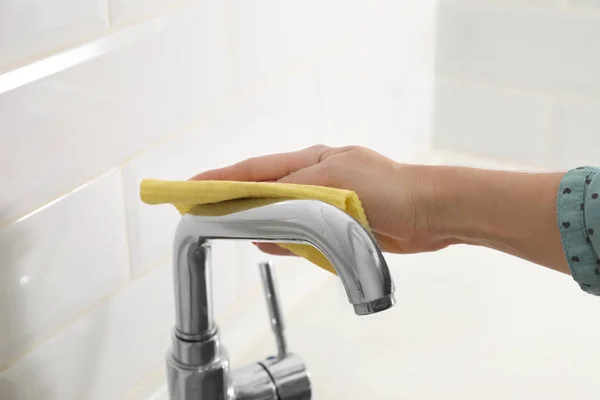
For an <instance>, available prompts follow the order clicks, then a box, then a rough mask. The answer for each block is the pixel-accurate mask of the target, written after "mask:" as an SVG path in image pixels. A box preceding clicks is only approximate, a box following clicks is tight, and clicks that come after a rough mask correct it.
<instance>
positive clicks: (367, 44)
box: [320, 2, 434, 160]
mask: <svg viewBox="0 0 600 400" xmlns="http://www.w3.org/2000/svg"><path fill="white" fill-rule="evenodd" d="M398 8H399V9H401V7H400V6H398ZM390 11H391V10H390ZM399 11H401V10H399ZM399 11H398V12H390V15H388V18H386V19H385V20H384V21H383V22H382V23H381V24H378V25H377V26H374V27H372V28H370V29H368V30H364V31H361V32H360V33H359V34H358V35H356V36H354V37H353V41H352V45H351V46H347V47H341V48H340V49H337V50H336V51H332V52H330V53H328V54H327V56H326V57H323V59H322V65H321V68H320V84H321V93H322V96H323V119H324V128H323V129H324V137H325V138H327V141H328V142H329V143H331V144H332V145H342V146H343V145H351V144H354V145H363V146H367V147H369V148H372V149H374V150H377V151H379V152H382V153H384V154H385V155H387V156H389V157H392V158H395V159H405V160H406V159H410V158H411V157H413V156H414V155H415V154H416V153H418V152H420V151H423V150H424V149H425V147H427V145H428V143H429V138H430V130H431V127H430V125H431V110H432V101H433V87H432V81H433V32H434V8H433V7H432V6H431V5H430V4H428V2H423V3H422V5H421V7H418V8H417V7H415V8H414V9H412V10H410V12H406V13H402V12H399Z"/></svg>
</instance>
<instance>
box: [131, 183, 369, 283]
mask: <svg viewBox="0 0 600 400" xmlns="http://www.w3.org/2000/svg"><path fill="white" fill-rule="evenodd" d="M140 197H141V199H142V201H143V202H144V203H146V204H166V203H169V204H172V205H173V206H175V207H176V208H177V210H178V211H179V212H180V213H181V214H182V215H183V214H187V213H192V214H197V215H223V214H226V213H228V212H231V211H232V210H235V209H238V210H239V209H244V208H249V207H252V206H256V205H257V204H260V203H269V202H272V201H275V200H280V199H302V200H321V201H324V202H326V203H329V204H331V205H333V206H335V207H337V208H339V209H341V210H343V211H345V212H346V213H348V214H349V215H350V216H352V217H353V218H354V219H356V220H357V221H358V222H359V223H360V224H361V225H362V226H363V227H365V228H366V229H367V230H368V231H369V232H371V228H370V226H369V223H368V221H367V217H366V215H365V212H364V209H363V207H362V204H361V202H360V199H359V198H358V195H357V194H356V193H355V192H353V191H350V190H343V189H334V188H329V187H323V186H312V185H294V184H286V183H271V182H268V183H267V182H234V181H165V180H158V179H146V180H143V181H142V183H141V185H140ZM278 245H279V246H281V247H283V248H285V249H288V250H290V251H291V252H293V253H294V254H296V255H298V256H300V257H304V258H305V259H307V260H309V261H310V262H312V263H314V264H316V265H318V266H320V267H321V268H324V269H326V270H327V271H329V272H332V273H334V274H335V269H334V268H333V266H332V265H331V263H330V262H329V260H328V259H327V258H326V257H325V256H324V255H323V254H322V253H321V252H320V251H319V250H317V249H316V248H314V247H313V246H311V245H304V244H287V243H278Z"/></svg>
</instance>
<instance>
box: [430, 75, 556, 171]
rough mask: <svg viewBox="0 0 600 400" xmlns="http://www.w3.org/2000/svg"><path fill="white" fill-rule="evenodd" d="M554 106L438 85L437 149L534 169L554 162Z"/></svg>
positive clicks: (491, 91) (512, 95)
mask: <svg viewBox="0 0 600 400" xmlns="http://www.w3.org/2000/svg"><path fill="white" fill-rule="evenodd" d="M550 114H551V107H550V104H549V102H546V101H544V100H540V99H538V98H531V97H528V96H525V95H522V94H520V93H512V92H508V93H507V92H501V91H497V90H494V89H490V88H484V87H477V86H469V85H464V84H459V83H453V82H448V81H444V80H440V81H438V83H437V85H436V99H435V119H434V124H435V130H434V140H433V143H434V147H436V148H440V149H445V150H453V151H460V152H463V153H468V154H472V155H476V156H487V157H494V158H498V159H502V160H507V161H511V162H519V163H524V164H529V165H547V164H548V163H549V162H550V156H551V151H552V143H551V138H550V133H549V132H550V118H551V115H550Z"/></svg>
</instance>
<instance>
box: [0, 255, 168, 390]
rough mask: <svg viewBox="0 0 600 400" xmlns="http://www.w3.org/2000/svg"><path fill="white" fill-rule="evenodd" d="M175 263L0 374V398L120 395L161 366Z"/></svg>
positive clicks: (85, 317) (79, 321)
mask: <svg viewBox="0 0 600 400" xmlns="http://www.w3.org/2000/svg"><path fill="white" fill-rule="evenodd" d="M171 276H172V275H171V269H170V268H169V266H167V265H165V266H162V267H160V268H158V269H154V270H153V271H152V272H150V273H148V274H146V275H144V276H143V277H142V278H141V279H139V280H137V281H135V282H134V283H133V284H131V285H128V286H127V287H125V288H124V289H123V290H121V291H120V292H119V293H118V294H117V295H116V296H114V297H112V298H110V299H109V300H107V301H104V302H103V303H102V304H100V305H99V306H98V307H96V308H94V309H93V310H92V311H91V312H89V313H88V314H87V315H85V316H84V317H83V318H80V319H78V320H77V321H76V322H75V323H74V324H72V325H70V326H69V327H67V328H66V329H65V330H64V331H63V332H62V333H61V334H60V335H57V336H56V337H54V338H53V339H51V340H50V341H48V342H47V343H45V344H44V345H43V346H41V347H40V348H38V349H36V351H35V352H33V353H31V354H29V355H27V356H26V357H24V358H23V359H21V360H19V362H17V363H16V364H15V365H13V366H12V367H11V368H10V369H9V370H7V371H4V372H3V373H1V374H0V397H1V398H2V399H19V400H28V399H65V400H66V399H89V400H95V399H102V400H104V399H120V398H123V397H124V395H125V394H126V393H127V392H128V391H129V390H130V389H131V388H132V387H133V386H135V384H136V383H137V382H138V381H139V380H141V379H142V378H143V377H144V376H145V375H146V374H148V373H151V372H153V371H154V370H155V369H156V368H158V367H160V365H161V362H163V361H164V356H165V355H166V351H167V348H168V346H169V343H170V335H171V328H172V326H173V323H174V319H173V315H174V313H173V296H172V293H173V292H172V289H171V288H172V284H171V282H172V281H171Z"/></svg>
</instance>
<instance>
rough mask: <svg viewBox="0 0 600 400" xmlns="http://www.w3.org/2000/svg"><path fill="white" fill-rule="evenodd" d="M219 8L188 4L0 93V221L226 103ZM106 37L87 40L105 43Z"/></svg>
mask: <svg viewBox="0 0 600 400" xmlns="http://www.w3.org/2000/svg"><path fill="white" fill-rule="evenodd" d="M225 7H226V5H225V4H224V2H211V1H203V2H197V3H193V5H189V6H188V7H186V8H185V9H183V10H180V11H179V12H177V13H174V14H169V15H168V16H165V17H164V18H162V19H157V20H156V21H153V22H152V23H153V24H154V25H153V26H156V27H157V28H156V29H154V30H153V31H152V32H151V33H148V34H147V35H143V38H142V39H140V40H138V41H135V42H134V43H132V44H130V45H128V46H125V47H123V48H119V49H117V50H115V51H109V52H108V53H106V54H104V55H102V56H100V57H98V58H95V59H92V60H90V61H88V62H85V63H83V64H80V65H77V66H76V67H74V68H71V69H67V70H65V71H63V72H60V73H58V74H56V75H52V76H48V77H45V78H43V79H41V80H39V81H36V82H33V83H31V84H29V85H25V86H21V87H19V88H17V89H14V90H12V91H8V92H5V93H3V94H0V131H2V132H7V133H8V134H3V135H0V160H1V161H0V165H1V167H2V168H0V181H1V182H2V183H3V188H4V193H5V195H4V196H2V197H1V198H0V224H1V223H2V222H3V221H6V220H11V219H14V218H15V217H18V216H20V215H23V214H25V213H27V212H29V211H30V210H32V209H34V208H35V207H38V206H40V205H42V204H44V203H46V202H48V201H50V200H52V199H53V198H55V197H57V196H59V195H61V194H62V193H64V192H65V191H67V190H69V189H70V188H73V187H75V186H77V185H79V184H82V183H83V182H85V181H87V180H88V179H90V178H92V177H94V176H95V175H97V174H99V173H101V172H103V171H105V170H107V169H109V168H110V167H112V166H114V165H115V164H118V163H120V162H122V161H123V160H125V159H126V158H128V157H131V156H132V155H133V154H135V153H136V152H139V151H140V150H142V149H144V148H145V147H147V146H148V145H149V144H150V143H152V142H154V141H156V140H158V139H160V138H162V137H164V136H165V135H168V134H171V133H173V132H176V131H179V130H181V129H182V128H184V127H186V126H187V125H189V124H191V123H193V122H194V121H197V120H198V119H201V118H202V117H204V116H205V115H206V114H207V113H208V112H209V111H210V110H213V109H214V108H216V107H218V106H219V105H220V104H222V103H223V102H224V101H226V100H227V99H228V97H229V95H230V93H231V90H230V74H229V69H228V66H229V61H228V60H229V58H228V50H227V39H226V27H224V26H223V25H222V23H221V21H222V20H223V17H222V16H223V15H224V13H225ZM131 29H136V28H135V27H134V28H131ZM106 40H107V41H108V42H107V43H104V42H102V43H98V44H97V46H96V47H95V48H97V49H103V48H104V47H102V46H105V47H108V48H110V43H109V42H110V40H111V39H110V38H107V39H106Z"/></svg>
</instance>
